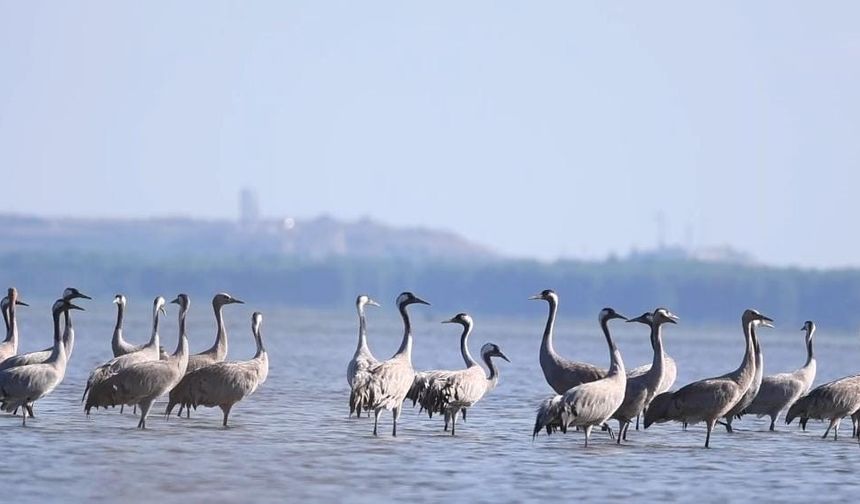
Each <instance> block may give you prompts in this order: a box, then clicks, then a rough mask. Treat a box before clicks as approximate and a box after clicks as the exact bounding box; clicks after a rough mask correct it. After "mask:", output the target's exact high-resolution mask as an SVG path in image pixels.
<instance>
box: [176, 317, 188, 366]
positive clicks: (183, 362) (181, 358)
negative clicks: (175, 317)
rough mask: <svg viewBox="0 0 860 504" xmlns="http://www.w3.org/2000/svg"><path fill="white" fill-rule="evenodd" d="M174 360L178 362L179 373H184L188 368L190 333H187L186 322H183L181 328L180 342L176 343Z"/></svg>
mask: <svg viewBox="0 0 860 504" xmlns="http://www.w3.org/2000/svg"><path fill="white" fill-rule="evenodd" d="M183 322H184V321H183ZM173 360H174V362H176V366H177V369H178V370H179V375H180V376H182V375H184V374H185V371H187V370H188V335H187V334H186V333H185V324H184V323H182V325H181V326H180V329H179V343H178V344H177V345H176V352H174V354H173Z"/></svg>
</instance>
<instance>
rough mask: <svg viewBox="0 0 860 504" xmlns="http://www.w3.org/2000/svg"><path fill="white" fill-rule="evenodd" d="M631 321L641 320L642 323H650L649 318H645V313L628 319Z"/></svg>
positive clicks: (628, 321)
mask: <svg viewBox="0 0 860 504" xmlns="http://www.w3.org/2000/svg"><path fill="white" fill-rule="evenodd" d="M630 322H641V323H643V324H647V323H648V319H646V318H645V315H639V316H638V317H636V318H632V319H627V323H630Z"/></svg>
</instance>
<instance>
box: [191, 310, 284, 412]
mask: <svg viewBox="0 0 860 504" xmlns="http://www.w3.org/2000/svg"><path fill="white" fill-rule="evenodd" d="M262 323H263V315H262V314H261V313H260V312H254V314H253V315H252V316H251V333H252V334H253V336H254V341H255V342H256V344H257V353H256V354H254V357H253V358H252V359H251V360H246V361H233V362H228V361H224V362H216V363H215V364H210V365H208V366H203V367H202V368H199V369H196V370H194V371H192V372H190V373H188V374H187V375H186V376H185V378H183V380H182V382H181V385H182V386H183V387H186V388H187V391H185V393H187V395H188V397H190V398H191V402H190V404H191V406H192V407H193V408H194V409H197V406H206V407H208V408H213V407H215V406H218V407H220V408H221V411H222V412H223V413H224V420H223V422H222V425H223V426H224V427H227V419H228V417H229V416H230V410H231V409H232V408H233V405H234V404H236V403H237V402H239V401H241V400H242V399H244V398H246V397H248V396H249V395H251V394H253V393H254V392H255V391H256V390H257V388H259V387H260V385H262V384H263V383H264V382H265V381H266V377H267V376H268V374H269V356H268V354H267V353H266V349H265V347H264V346H263V337H262V334H261V332H260V327H261V325H262ZM177 386H179V385H177Z"/></svg>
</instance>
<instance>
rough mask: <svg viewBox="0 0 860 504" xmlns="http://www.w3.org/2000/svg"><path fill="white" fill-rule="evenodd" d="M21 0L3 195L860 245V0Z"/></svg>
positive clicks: (619, 240) (1, 91) (830, 261)
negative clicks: (252, 202) (240, 204)
mask: <svg viewBox="0 0 860 504" xmlns="http://www.w3.org/2000/svg"><path fill="white" fill-rule="evenodd" d="M707 4H708V5H705V2H687V1H678V2H640V1H631V2H597V1H595V2H498V1H490V2H421V3H419V2H400V1H393V2H342V3H341V2H321V1H308V2H274V1H273V2H270V3H269V2H253V3H251V2H228V3H219V2H213V1H205V2H108V1H104V2H17V1H14V2H12V1H10V2H6V1H0V69H2V70H0V72H2V74H0V75H2V78H0V178H2V182H0V195H1V196H0V212H5V211H15V212H20V213H37V214H46V215H83V216H153V215H194V216H203V217H232V216H234V215H235V214H236V212H237V195H238V192H239V190H240V188H242V187H246V186H247V187H252V188H255V189H256V190H257V192H258V194H259V196H260V200H261V205H262V210H263V212H264V213H265V214H269V215H291V216H296V217H309V216H314V215H317V214H321V213H329V214H331V215H333V216H336V217H341V218H349V219H353V218H358V217H361V216H371V217H374V218H377V219H380V220H382V221H385V222H389V223H392V224H397V225H421V226H429V227H438V228H445V229H450V230H453V231H456V232H458V233H461V234H463V235H464V236H466V237H468V238H471V239H473V240H475V241H478V242H482V243H484V244H487V245H490V246H491V247H494V248H495V249H497V250H499V251H500V252H503V253H508V254H512V255H520V256H538V257H542V258H555V257H558V256H575V257H602V256H604V255H606V254H608V253H610V252H616V253H621V254H623V253H626V252H627V251H628V250H629V249H630V248H631V247H633V246H636V247H640V248H645V247H649V246H652V245H653V244H655V243H656V242H657V235H658V232H657V229H658V226H657V220H658V215H661V214H662V215H663V216H664V217H665V222H666V226H665V229H666V238H667V241H668V242H679V243H685V244H686V243H691V244H692V245H694V246H697V247H701V246H709V245H720V244H730V245H732V246H734V247H737V248H739V249H742V250H746V251H749V252H751V253H752V254H754V255H755V256H756V257H757V258H759V259H760V260H762V261H766V262H770V263H775V264H797V265H806V266H837V265H856V266H860V235H858V229H857V225H856V222H857V219H856V216H857V215H858V214H860V197H858V192H860V191H859V190H860V23H858V19H860V3H858V2H785V1H774V2H747V1H738V2H708V3H707Z"/></svg>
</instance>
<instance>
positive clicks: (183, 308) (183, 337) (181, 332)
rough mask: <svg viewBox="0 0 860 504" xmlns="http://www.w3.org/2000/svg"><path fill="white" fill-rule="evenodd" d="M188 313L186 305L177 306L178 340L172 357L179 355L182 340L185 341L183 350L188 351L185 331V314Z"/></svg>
mask: <svg viewBox="0 0 860 504" xmlns="http://www.w3.org/2000/svg"><path fill="white" fill-rule="evenodd" d="M187 313H188V305H185V304H183V305H180V306H179V342H178V343H177V344H176V351H175V352H174V353H173V356H174V357H179V356H180V355H181V353H182V345H183V343H182V342H183V341H185V352H186V353H187V352H188V333H186V332H185V315H186V314H187Z"/></svg>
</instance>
